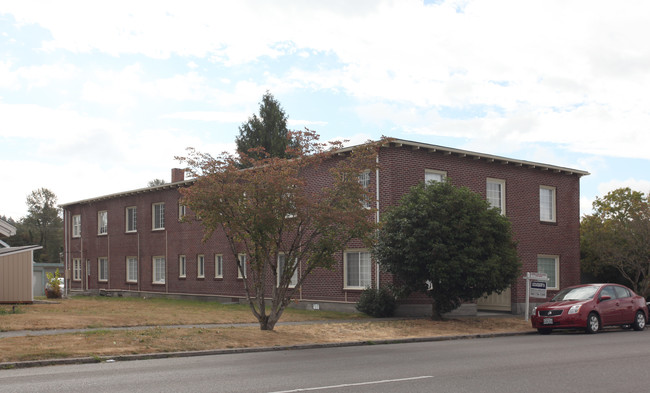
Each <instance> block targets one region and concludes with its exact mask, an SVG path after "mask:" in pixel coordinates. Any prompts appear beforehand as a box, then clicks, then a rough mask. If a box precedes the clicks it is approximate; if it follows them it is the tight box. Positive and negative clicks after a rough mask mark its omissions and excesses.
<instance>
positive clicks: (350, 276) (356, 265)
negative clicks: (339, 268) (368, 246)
mask: <svg viewBox="0 0 650 393" xmlns="http://www.w3.org/2000/svg"><path fill="white" fill-rule="evenodd" d="M343 264H344V265H345V266H344V275H345V289H365V288H369V287H370V284H371V282H370V280H371V278H370V272H371V264H370V253H369V252H368V251H346V252H345V253H344V257H343Z"/></svg>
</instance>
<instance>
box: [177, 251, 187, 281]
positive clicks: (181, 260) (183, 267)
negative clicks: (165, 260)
mask: <svg viewBox="0 0 650 393" xmlns="http://www.w3.org/2000/svg"><path fill="white" fill-rule="evenodd" d="M186 271H187V260H186V259H185V255H179V256H178V277H185V275H186Z"/></svg>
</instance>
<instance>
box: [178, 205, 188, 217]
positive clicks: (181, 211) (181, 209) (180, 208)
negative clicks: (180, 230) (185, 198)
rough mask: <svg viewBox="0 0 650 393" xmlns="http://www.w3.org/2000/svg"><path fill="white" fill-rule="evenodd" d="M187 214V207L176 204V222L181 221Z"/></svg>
mask: <svg viewBox="0 0 650 393" xmlns="http://www.w3.org/2000/svg"><path fill="white" fill-rule="evenodd" d="M185 214H187V207H186V206H185V205H181V204H180V203H179V204H178V220H179V221H180V220H182V219H183V217H185Z"/></svg>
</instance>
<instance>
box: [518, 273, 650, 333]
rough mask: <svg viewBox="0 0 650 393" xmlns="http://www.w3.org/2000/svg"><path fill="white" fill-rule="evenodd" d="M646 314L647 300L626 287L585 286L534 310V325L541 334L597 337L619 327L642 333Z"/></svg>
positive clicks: (564, 292) (562, 293)
mask: <svg viewBox="0 0 650 393" xmlns="http://www.w3.org/2000/svg"><path fill="white" fill-rule="evenodd" d="M647 311H648V309H647V307H646V302H645V299H644V298H643V297H641V296H639V295H637V294H636V293H634V292H633V291H632V290H631V289H629V288H627V287H624V286H623V285H618V284H585V285H576V286H573V287H568V288H565V289H563V290H561V291H560V292H559V293H558V294H557V295H555V297H554V298H553V299H551V301H550V302H548V303H544V304H541V305H539V306H537V307H535V308H534V309H533V313H532V316H531V322H532V324H533V328H535V329H537V331H538V332H539V333H540V334H549V333H551V331H553V329H584V330H585V331H586V332H587V333H596V332H597V331H598V330H600V329H602V328H603V327H605V326H616V325H619V326H624V327H627V326H631V327H632V328H634V330H643V329H644V328H645V324H646V321H647V319H648V315H647Z"/></svg>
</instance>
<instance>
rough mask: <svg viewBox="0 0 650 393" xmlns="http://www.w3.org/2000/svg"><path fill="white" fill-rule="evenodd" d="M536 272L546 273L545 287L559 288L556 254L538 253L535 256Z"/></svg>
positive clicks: (558, 260) (558, 263) (558, 259)
mask: <svg viewBox="0 0 650 393" xmlns="http://www.w3.org/2000/svg"><path fill="white" fill-rule="evenodd" d="M537 272H538V273H546V275H547V276H548V281H547V282H546V289H550V290H557V289H560V283H559V281H560V280H559V276H560V257H559V256H557V255H538V256H537Z"/></svg>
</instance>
